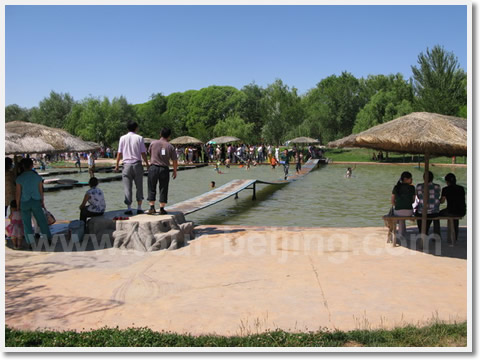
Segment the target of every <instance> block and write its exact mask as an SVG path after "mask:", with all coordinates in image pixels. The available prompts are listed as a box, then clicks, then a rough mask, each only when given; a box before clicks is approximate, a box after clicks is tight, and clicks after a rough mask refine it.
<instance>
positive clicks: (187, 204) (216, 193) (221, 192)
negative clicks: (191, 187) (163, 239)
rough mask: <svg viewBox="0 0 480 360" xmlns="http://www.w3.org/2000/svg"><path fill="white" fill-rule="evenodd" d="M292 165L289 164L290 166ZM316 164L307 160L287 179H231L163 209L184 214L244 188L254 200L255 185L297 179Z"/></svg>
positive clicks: (315, 161) (273, 183)
mask: <svg viewBox="0 0 480 360" xmlns="http://www.w3.org/2000/svg"><path fill="white" fill-rule="evenodd" d="M291 166H292V165H290V168H291ZM317 166H318V159H315V160H308V161H307V162H306V163H305V164H303V166H302V169H301V171H300V172H299V173H298V174H294V175H292V176H289V177H287V180H277V181H263V180H253V179H248V180H232V181H230V182H228V183H226V184H225V185H222V186H220V187H219V188H217V189H214V190H211V191H209V192H206V193H204V194H202V195H199V196H196V197H194V198H191V199H188V200H185V201H182V202H179V203H177V204H173V205H171V206H167V207H166V208H165V210H167V211H170V212H175V211H180V212H182V213H183V214H185V215H188V214H191V213H193V212H195V211H198V210H202V209H205V208H206V207H209V206H212V205H215V204H217V203H219V202H220V201H223V200H225V199H228V198H229V197H231V196H235V198H238V193H239V192H240V191H242V190H245V189H251V190H253V195H252V200H256V185H257V184H264V185H287V184H289V183H290V182H292V181H295V180H298V179H300V178H302V177H303V176H305V175H307V174H308V173H310V172H311V171H312V170H313V169H315V168H316V167H317Z"/></svg>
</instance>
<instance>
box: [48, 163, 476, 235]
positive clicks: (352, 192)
mask: <svg viewBox="0 0 480 360" xmlns="http://www.w3.org/2000/svg"><path fill="white" fill-rule="evenodd" d="M346 167H347V166H346V165H324V166H320V167H319V168H318V169H316V170H314V171H312V172H311V173H310V174H308V175H307V176H305V177H304V178H302V179H300V180H297V181H294V182H292V183H291V184H288V185H285V186H274V185H260V184H257V200H256V201H252V199H251V198H252V190H244V191H242V192H240V193H239V198H238V199H234V197H231V198H229V199H227V200H224V201H222V202H220V203H219V204H216V205H213V206H211V207H209V208H206V209H204V210H200V211H198V212H196V213H193V214H190V215H188V216H187V220H191V221H194V222H195V223H196V224H211V225H218V224H226V225H227V224H228V225H260V226H265V225H268V226H320V227H364V226H383V220H382V219H381V216H382V215H384V214H386V213H387V212H388V210H389V208H390V205H389V204H390V196H391V191H392V188H393V186H394V185H395V184H396V182H397V181H398V178H399V176H400V174H401V173H402V172H403V171H410V172H411V173H412V174H413V181H414V184H416V183H418V182H420V181H422V176H423V168H418V167H417V166H416V164H406V165H401V166H397V165H395V166H393V165H392V166H389V165H357V166H356V168H355V170H354V171H353V177H352V178H348V179H347V178H345V177H344V174H345V170H346ZM294 169H295V166H294V165H291V166H290V171H291V172H292V171H294ZM221 170H222V171H223V172H224V174H217V173H216V172H215V171H214V170H213V167H212V166H209V167H205V168H199V169H194V170H186V171H179V172H178V176H177V179H175V180H172V179H171V180H170V191H169V204H174V203H176V202H179V201H183V200H187V199H189V198H192V197H194V196H198V195H200V194H202V193H204V192H207V191H210V182H211V181H215V182H216V186H217V187H218V186H221V185H223V184H226V183H227V182H229V181H230V180H233V179H260V180H278V179H280V178H282V175H283V169H282V167H280V168H277V169H276V170H272V169H271V167H269V166H258V167H252V168H251V169H250V170H246V169H244V168H236V167H232V168H230V169H227V168H225V167H221ZM431 170H432V172H433V173H434V176H435V180H434V182H436V183H438V184H440V185H441V186H442V187H443V186H445V185H446V184H445V181H444V180H443V176H445V175H446V174H447V173H449V172H452V173H454V174H455V175H456V176H457V183H458V184H459V185H462V186H464V187H465V189H466V190H467V169H466V168H460V167H443V166H442V167H433V168H432V169H431ZM112 175H115V174H114V173H110V174H105V173H103V174H102V173H99V174H97V176H98V177H99V178H101V177H109V176H112ZM58 177H59V178H68V179H76V180H79V181H88V178H89V176H88V173H81V174H72V175H61V176H58ZM99 187H100V188H101V189H102V190H103V192H104V193H105V199H106V202H107V211H111V210H118V209H123V208H126V206H125V204H124V203H123V200H124V195H123V185H122V182H121V181H112V182H107V183H103V184H102V183H101V184H100V185H99ZM87 190H88V186H85V187H78V188H74V189H72V190H63V191H58V192H48V193H45V203H46V206H47V208H48V209H49V210H50V211H51V212H52V213H53V214H54V215H55V216H56V217H57V219H67V220H73V219H77V218H78V216H79V209H78V207H79V205H80V203H81V202H82V199H83V196H84V194H85V192H86V191H87ZM144 196H145V198H146V197H147V178H146V177H144ZM157 199H158V193H157ZM135 205H136V203H135ZM444 206H445V205H442V207H441V208H443V207H444ZM135 207H136V206H135ZM156 207H157V208H158V202H157V203H156ZM143 209H144V210H146V209H148V203H147V201H145V200H144V203H143ZM460 224H461V225H466V218H465V219H463V220H462V221H461V222H460Z"/></svg>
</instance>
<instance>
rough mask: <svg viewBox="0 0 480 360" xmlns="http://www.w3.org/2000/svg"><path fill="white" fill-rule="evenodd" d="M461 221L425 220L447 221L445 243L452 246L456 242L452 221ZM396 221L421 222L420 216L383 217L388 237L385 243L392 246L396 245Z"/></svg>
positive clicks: (449, 217) (431, 218) (451, 217)
mask: <svg viewBox="0 0 480 360" xmlns="http://www.w3.org/2000/svg"><path fill="white" fill-rule="evenodd" d="M460 219H463V216H437V217H429V218H427V220H447V221H448V231H447V241H448V242H449V243H450V244H451V246H454V245H455V243H456V241H457V236H456V234H455V226H454V225H453V220H460ZM398 220H411V221H417V220H422V217H421V216H389V215H385V216H383V221H385V225H386V226H387V227H388V235H387V243H390V242H391V243H392V245H393V246H396V245H397V234H396V231H395V229H396V227H397V221H398Z"/></svg>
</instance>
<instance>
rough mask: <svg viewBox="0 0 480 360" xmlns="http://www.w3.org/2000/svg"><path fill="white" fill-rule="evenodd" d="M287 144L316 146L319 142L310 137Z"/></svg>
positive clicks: (293, 140)
mask: <svg viewBox="0 0 480 360" xmlns="http://www.w3.org/2000/svg"><path fill="white" fill-rule="evenodd" d="M287 142H288V143H289V144H318V143H319V141H318V140H315V139H312V138H310V137H306V136H301V137H297V138H295V139H292V140H288V141H287Z"/></svg>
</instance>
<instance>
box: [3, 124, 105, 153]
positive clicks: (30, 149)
mask: <svg viewBox="0 0 480 360" xmlns="http://www.w3.org/2000/svg"><path fill="white" fill-rule="evenodd" d="M99 148H100V145H98V144H96V143H92V142H86V141H83V140H82V139H80V138H78V137H76V136H73V135H71V134H69V133H68V132H67V131H65V130H62V129H55V128H51V127H48V126H45V125H40V124H35V123H27V122H23V121H12V122H8V123H6V124H5V154H36V153H59V152H77V151H92V150H96V149H99Z"/></svg>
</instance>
